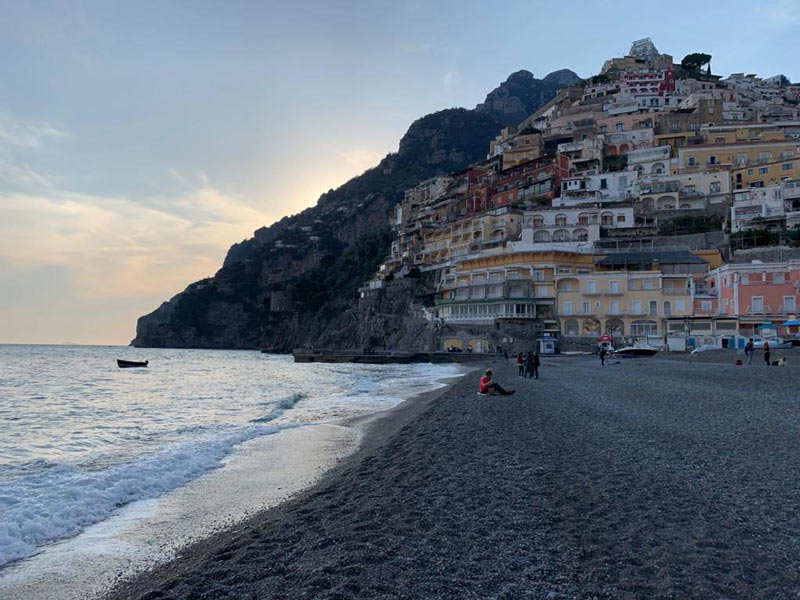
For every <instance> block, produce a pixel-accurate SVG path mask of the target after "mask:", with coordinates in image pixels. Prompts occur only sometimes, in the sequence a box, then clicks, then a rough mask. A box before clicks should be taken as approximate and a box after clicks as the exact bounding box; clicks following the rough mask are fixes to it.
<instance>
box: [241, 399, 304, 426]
mask: <svg viewBox="0 0 800 600" xmlns="http://www.w3.org/2000/svg"><path fill="white" fill-rule="evenodd" d="M303 398H305V396H304V395H303V394H299V393H295V394H292V395H290V396H286V397H285V398H280V399H279V400H278V401H277V402H276V403H275V404H274V408H273V409H272V410H271V411H270V412H269V413H267V414H266V415H264V416H263V417H257V418H255V419H250V422H251V423H267V422H268V421H273V420H274V419H277V418H278V417H280V416H281V415H282V414H283V413H284V411H286V410H289V409H290V408H293V407H294V406H295V405H296V404H297V403H298V402H300V400H302V399H303ZM270 404H272V402H270Z"/></svg>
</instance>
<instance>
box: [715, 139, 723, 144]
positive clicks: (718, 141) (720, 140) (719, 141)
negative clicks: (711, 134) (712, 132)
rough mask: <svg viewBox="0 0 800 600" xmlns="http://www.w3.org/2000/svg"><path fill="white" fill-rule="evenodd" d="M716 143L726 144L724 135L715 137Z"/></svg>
mask: <svg viewBox="0 0 800 600" xmlns="http://www.w3.org/2000/svg"><path fill="white" fill-rule="evenodd" d="M714 143H715V144H724V143H725V138H724V137H718V138H714Z"/></svg>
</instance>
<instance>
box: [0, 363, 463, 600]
mask: <svg viewBox="0 0 800 600" xmlns="http://www.w3.org/2000/svg"><path fill="white" fill-rule="evenodd" d="M462 376H463V375H458V376H447V377H443V378H441V379H437V380H436V382H438V383H440V387H438V388H436V389H433V390H429V391H427V392H422V393H420V394H415V395H413V396H410V397H409V398H406V399H403V400H401V401H400V402H398V403H397V404H396V405H394V406H392V407H390V408H386V409H380V410H376V411H373V412H370V413H366V414H363V415H358V416H351V417H343V418H336V419H333V420H331V421H325V422H320V423H316V424H308V425H302V426H299V427H288V428H285V429H282V430H281V431H279V432H277V433H274V434H268V435H265V436H260V437H258V438H254V439H251V440H247V441H246V442H244V443H242V444H240V445H239V447H238V449H237V450H235V451H234V452H233V453H231V454H230V455H229V456H228V457H226V458H225V460H224V462H223V465H222V467H221V468H219V469H214V470H213V471H210V472H208V473H206V474H204V475H202V476H201V477H199V478H197V479H195V480H192V481H190V482H189V483H187V484H185V485H184V486H181V487H180V488H177V489H175V490H172V491H171V492H169V493H167V494H165V495H164V496H160V497H157V498H153V499H148V500H139V501H136V502H133V503H131V504H129V505H126V506H125V507H123V508H122V509H120V511H119V512H118V513H117V514H115V515H113V516H112V517H110V518H109V519H106V520H105V521H101V522H99V523H96V524H94V525H91V526H89V527H88V528H87V529H86V530H84V531H83V532H82V533H80V534H78V535H77V536H75V537H72V538H67V539H65V540H60V541H57V542H54V543H51V544H48V545H47V546H43V547H42V549H41V551H40V552H38V553H37V554H35V555H33V556H31V557H29V558H27V559H23V560H21V561H19V562H17V563H14V564H11V565H9V566H8V567H6V568H4V569H3V570H2V571H0V595H2V596H3V597H4V598H9V600H15V599H19V600H27V598H31V597H34V598H37V600H38V599H45V598H53V599H58V600H65V599H72V598H75V599H77V598H87V597H102V596H103V595H104V594H107V593H108V592H109V590H110V589H111V587H112V586H113V585H114V584H115V583H116V582H118V581H119V580H123V579H128V578H131V577H136V576H137V575H141V574H142V573H146V572H147V570H149V569H152V568H154V567H158V566H159V565H161V564H164V563H166V562H169V561H170V560H173V559H174V558H175V556H177V555H179V554H180V552H181V551H182V550H183V549H184V548H188V547H191V546H192V545H196V544H202V543H203V540H205V539H206V538H208V537H210V536H214V535H216V534H218V533H219V532H221V531H225V530H227V529H230V528H232V527H236V525H237V524H239V523H241V522H243V521H246V520H247V519H249V518H252V517H253V516H254V515H257V514H259V513H261V512H263V511H267V510H270V509H272V508H274V507H276V506H279V505H281V504H283V503H285V502H287V501H291V499H292V498H293V497H295V496H297V495H298V494H302V493H303V492H304V491H305V490H308V489H310V488H312V487H313V486H314V485H316V484H317V483H318V482H320V481H321V480H322V479H324V478H325V477H326V476H327V474H328V473H329V472H330V471H332V470H334V469H335V468H336V467H337V466H338V464H339V463H340V462H341V461H343V460H347V459H348V458H349V457H350V456H352V455H353V454H354V453H357V452H359V450H360V449H362V448H363V447H364V445H365V441H368V440H371V439H372V438H373V436H374V435H375V434H374V432H375V431H378V430H380V429H381V428H382V427H385V426H386V423H387V422H388V421H391V420H392V418H391V415H393V414H395V412H394V411H399V412H400V413H403V412H405V411H408V410H409V406H410V405H413V404H414V403H415V402H416V401H417V400H419V401H423V402H424V401H426V400H427V401H432V400H433V399H434V398H435V397H436V396H437V395H439V394H441V393H442V392H443V391H444V390H446V389H447V387H448V386H449V385H450V384H452V382H454V381H457V380H458V379H460V378H461V377H462ZM378 435H380V434H378ZM264 460H269V461H270V463H269V468H268V469H266V470H265V469H263V468H262V467H261V464H263V461H264ZM242 477H244V479H242ZM231 489H236V492H237V493H236V495H235V496H230V490H231ZM248 497H249V498H250V500H246V499H247V498H248ZM254 498H255V499H254ZM77 572H80V573H81V574H82V575H81V577H80V578H76V577H75V573H77Z"/></svg>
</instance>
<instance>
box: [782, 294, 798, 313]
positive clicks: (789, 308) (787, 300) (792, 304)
mask: <svg viewBox="0 0 800 600" xmlns="http://www.w3.org/2000/svg"><path fill="white" fill-rule="evenodd" d="M796 310H797V299H796V298H795V297H794V296H784V297H783V312H787V313H793V312H795V311H796Z"/></svg>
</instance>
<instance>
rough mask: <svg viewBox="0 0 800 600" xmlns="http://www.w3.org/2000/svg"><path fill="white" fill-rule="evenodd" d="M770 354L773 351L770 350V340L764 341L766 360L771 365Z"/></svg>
mask: <svg viewBox="0 0 800 600" xmlns="http://www.w3.org/2000/svg"><path fill="white" fill-rule="evenodd" d="M770 356H772V353H771V352H770V351H769V342H764V362H765V363H767V366H769V365H770V362H769V357H770Z"/></svg>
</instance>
